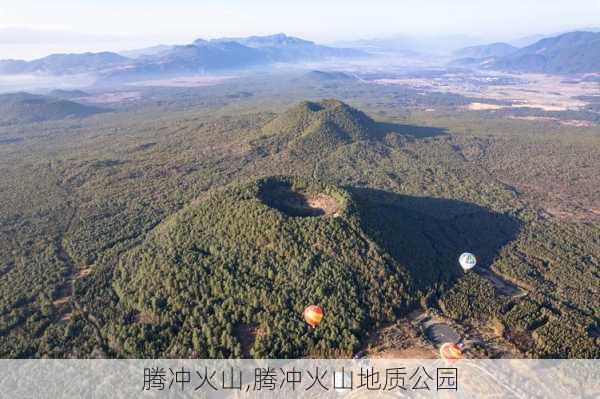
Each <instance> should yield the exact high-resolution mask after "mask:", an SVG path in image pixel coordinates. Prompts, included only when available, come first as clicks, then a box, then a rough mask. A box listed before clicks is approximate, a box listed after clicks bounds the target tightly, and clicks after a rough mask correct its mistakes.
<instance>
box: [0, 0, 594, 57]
mask: <svg viewBox="0 0 600 399" xmlns="http://www.w3.org/2000/svg"><path fill="white" fill-rule="evenodd" d="M8 3H10V4H8ZM599 15H600V0H560V1H557V0H544V1H542V0H502V1H489V0H487V1H486V0H368V1H356V0H329V1H327V0H319V1H317V0H302V1H294V2H292V1H282V0H279V1H275V0H222V1H191V0H162V1H159V0H101V1H100V0H97V1H89V0H53V1H48V0H3V1H2V4H0V29H2V28H7V27H12V28H15V27H17V28H28V29H35V30H61V31H70V32H77V33H83V34H88V35H96V36H104V37H113V38H114V37H123V38H127V42H128V43H129V42H131V43H132V45H133V42H134V41H135V42H136V43H138V42H139V43H140V44H146V43H147V44H151V43H157V42H167V43H184V42H188V41H190V40H192V39H194V38H197V37H205V38H212V37H218V36H237V35H250V34H268V33H276V32H285V33H288V34H292V35H296V36H301V37H305V38H308V39H312V40H316V41H320V42H326V43H327V42H333V41H338V40H346V39H358V38H372V37H386V36H393V35H397V34H413V35H424V34H428V35H448V34H452V35H453V34H462V35H464V34H466V35H472V36H480V37H485V38H490V39H495V38H499V39H500V38H502V39H510V38H516V37H519V36H525V35H530V34H534V33H553V32H559V31H564V30H570V29H574V28H582V27H597V26H598V25H600V19H599V18H598V16H599ZM52 37H53V36H52V35H40V37H39V40H40V43H41V42H43V41H44V40H47V41H51V38H52ZM74 37H75V36H74ZM133 39H135V40H133ZM7 40H10V38H8V39H7V38H6V36H5V39H4V42H6V41H7ZM0 58H2V57H0Z"/></svg>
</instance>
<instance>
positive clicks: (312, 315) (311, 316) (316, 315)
mask: <svg viewBox="0 0 600 399" xmlns="http://www.w3.org/2000/svg"><path fill="white" fill-rule="evenodd" d="M303 314H304V320H306V322H307V323H308V324H309V325H310V326H311V327H312V328H315V327H316V326H318V325H319V323H320V322H321V320H322V319H323V309H321V307H320V306H317V305H310V306H307V307H306V309H304V313H303Z"/></svg>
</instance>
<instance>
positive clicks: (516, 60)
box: [491, 32, 600, 74]
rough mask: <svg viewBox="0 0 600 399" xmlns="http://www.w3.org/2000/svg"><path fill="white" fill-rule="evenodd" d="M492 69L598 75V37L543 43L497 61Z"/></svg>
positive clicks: (567, 35) (579, 35)
mask: <svg viewBox="0 0 600 399" xmlns="http://www.w3.org/2000/svg"><path fill="white" fill-rule="evenodd" d="M491 66H492V67H493V68H498V69H503V70H511V71H521V72H538V73H556V74H569V73H589V72H600V33H595V32H570V33H565V34H563V35H560V36H557V37H551V38H547V39H542V40H540V41H538V42H536V43H534V44H532V45H530V46H527V47H525V48H522V49H520V50H519V51H516V52H514V53H513V54H510V55H508V56H506V57H501V58H499V59H498V60H496V61H495V62H494V63H492V64H491Z"/></svg>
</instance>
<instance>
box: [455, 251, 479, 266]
mask: <svg viewBox="0 0 600 399" xmlns="http://www.w3.org/2000/svg"><path fill="white" fill-rule="evenodd" d="M458 263H460V266H461V267H462V268H463V270H464V271H467V270H471V269H472V268H474V267H475V265H476V264H477V258H476V257H475V255H473V254H472V253H470V252H465V253H464V254H462V255H460V258H458Z"/></svg>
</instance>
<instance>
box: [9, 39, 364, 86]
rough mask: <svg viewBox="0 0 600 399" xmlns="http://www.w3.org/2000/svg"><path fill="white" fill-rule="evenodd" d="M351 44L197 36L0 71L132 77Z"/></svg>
mask: <svg viewBox="0 0 600 399" xmlns="http://www.w3.org/2000/svg"><path fill="white" fill-rule="evenodd" d="M364 55H365V53H364V52H362V51H359V50H354V49H345V48H334V47H327V46H322V45H318V44H316V43H313V42H311V41H307V40H303V39H299V38H295V37H291V36H287V35H285V34H277V35H271V36H251V37H246V38H221V39H214V40H210V41H208V40H203V39H198V40H196V41H194V42H193V43H191V44H188V45H177V46H155V47H150V48H146V49H139V50H132V51H128V52H124V53H123V54H117V53H112V52H103V53H83V54H53V55H50V56H48V57H44V58H41V59H37V60H33V61H22V60H4V61H0V73H1V74H49V75H67V74H75V73H97V74H99V75H100V76H101V77H102V78H104V79H125V80H127V79H135V78H148V77H158V76H165V75H178V74H189V73H205V72H212V71H223V70H235V69H240V68H245V67H249V66H257V65H267V64H272V63H278V62H306V61H316V60H323V59H329V58H349V57H362V56H364Z"/></svg>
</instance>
